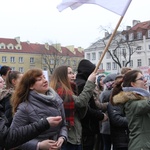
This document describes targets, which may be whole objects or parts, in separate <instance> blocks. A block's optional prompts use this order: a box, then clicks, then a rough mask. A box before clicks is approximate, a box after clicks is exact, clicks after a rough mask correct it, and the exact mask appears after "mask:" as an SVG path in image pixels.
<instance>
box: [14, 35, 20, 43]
mask: <svg viewBox="0 0 150 150" xmlns="http://www.w3.org/2000/svg"><path fill="white" fill-rule="evenodd" d="M15 40H16V41H17V43H18V44H20V37H19V36H18V37H15Z"/></svg>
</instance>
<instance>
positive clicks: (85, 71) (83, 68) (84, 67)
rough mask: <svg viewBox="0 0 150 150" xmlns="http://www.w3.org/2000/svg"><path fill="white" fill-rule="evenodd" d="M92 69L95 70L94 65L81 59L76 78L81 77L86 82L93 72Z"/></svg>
mask: <svg viewBox="0 0 150 150" xmlns="http://www.w3.org/2000/svg"><path fill="white" fill-rule="evenodd" d="M94 69H95V65H94V64H93V63H91V62H90V61H89V60H87V59H83V60H81V61H80V62H79V65H78V69H77V71H78V73H77V77H78V76H82V77H83V78H84V79H85V80H87V78H88V77H89V75H90V74H91V73H92V72H93V71H94Z"/></svg>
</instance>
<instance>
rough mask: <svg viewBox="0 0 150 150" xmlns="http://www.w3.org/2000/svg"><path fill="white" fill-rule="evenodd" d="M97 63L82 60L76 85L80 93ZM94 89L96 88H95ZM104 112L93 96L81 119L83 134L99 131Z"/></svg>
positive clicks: (91, 134) (88, 134)
mask: <svg viewBox="0 0 150 150" xmlns="http://www.w3.org/2000/svg"><path fill="white" fill-rule="evenodd" d="M94 69H95V65H94V64H92V63H91V62H90V61H88V60H85V59H84V60H81V62H80V63H79V66H78V70H77V71H78V73H77V75H76V81H75V82H76V85H77V89H78V94H80V93H81V92H82V91H83V88H84V86H85V83H86V81H87V79H88V77H89V75H90V74H91V73H92V72H93V71H94ZM93 90H94V89H93ZM103 118H104V114H103V113H102V111H101V110H99V109H98V108H97V106H96V104H95V100H94V97H93V96H92V97H91V99H90V101H89V103H88V110H87V113H86V115H85V117H84V118H83V119H82V120H81V124H82V134H83V136H94V135H95V134H97V133H99V121H100V120H103Z"/></svg>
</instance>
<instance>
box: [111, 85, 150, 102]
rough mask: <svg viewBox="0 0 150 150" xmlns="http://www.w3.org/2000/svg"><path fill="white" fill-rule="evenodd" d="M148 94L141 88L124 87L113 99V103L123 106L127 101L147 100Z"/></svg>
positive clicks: (149, 96) (149, 94)
mask: <svg viewBox="0 0 150 150" xmlns="http://www.w3.org/2000/svg"><path fill="white" fill-rule="evenodd" d="M147 99H150V93H149V92H147V91H146V90H144V89H141V88H133V87H126V88H123V91H122V92H120V93H119V94H117V95H115V96H114V97H113V103H114V104H115V105H117V104H124V103H126V102H127V101H129V100H147Z"/></svg>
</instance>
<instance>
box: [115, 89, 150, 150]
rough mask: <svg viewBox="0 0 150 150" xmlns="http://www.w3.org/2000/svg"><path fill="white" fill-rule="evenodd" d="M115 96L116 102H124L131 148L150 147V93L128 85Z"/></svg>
mask: <svg viewBox="0 0 150 150" xmlns="http://www.w3.org/2000/svg"><path fill="white" fill-rule="evenodd" d="M124 90H126V91H123V92H120V93H119V94H118V95H115V96H114V97H113V103H114V104H123V106H124V111H125V115H126V117H127V120H128V127H129V131H130V134H129V139H130V141H129V145H128V149H129V150H149V149H150V93H149V92H147V91H146V90H144V89H141V88H133V87H127V88H125V89H124Z"/></svg>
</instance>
